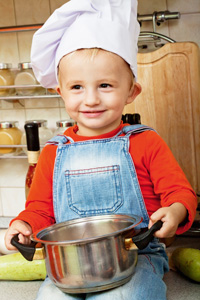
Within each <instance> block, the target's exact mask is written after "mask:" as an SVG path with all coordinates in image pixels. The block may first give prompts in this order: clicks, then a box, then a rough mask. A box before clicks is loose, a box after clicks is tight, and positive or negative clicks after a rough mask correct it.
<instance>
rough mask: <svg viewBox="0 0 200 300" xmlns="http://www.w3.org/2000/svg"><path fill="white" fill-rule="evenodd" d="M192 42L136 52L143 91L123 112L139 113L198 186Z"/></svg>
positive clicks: (199, 120) (199, 104)
mask: <svg viewBox="0 0 200 300" xmlns="http://www.w3.org/2000/svg"><path fill="white" fill-rule="evenodd" d="M199 70H200V69H199V48H198V46H197V45H196V44H195V43H191V42H184V43H173V44H166V45H165V46H163V47H162V48H160V49H158V50H156V51H154V52H150V53H145V54H142V53H139V54H138V82H139V83H140V84H141V86H142V93H141V94H140V95H139V96H138V97H137V98H136V99H135V101H134V102H133V103H132V104H130V105H127V106H126V107H125V110H124V113H133V112H134V113H139V114H140V115H141V121H142V124H145V125H149V126H151V127H153V128H154V129H156V130H157V132H158V133H159V134H160V136H161V137H162V138H163V139H164V140H165V141H166V143H167V144H168V146H169V147H170V149H171V150H172V152H173V154H174V156H175V157H176V159H177V161H178V162H179V164H180V166H181V167H182V169H183V171H184V172H185V174H186V176H187V178H188V180H189V181H190V183H191V185H192V187H193V188H194V190H195V191H196V192H197V191H199V190H200V75H199Z"/></svg>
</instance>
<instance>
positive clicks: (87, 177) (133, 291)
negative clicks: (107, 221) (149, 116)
mask: <svg viewBox="0 0 200 300" xmlns="http://www.w3.org/2000/svg"><path fill="white" fill-rule="evenodd" d="M145 130H152V129H151V128H149V127H146V126H143V125H134V126H127V127H124V128H123V132H124V133H125V136H123V137H122V136H120V134H121V133H122V132H119V133H118V134H117V135H116V136H115V137H113V138H108V139H96V140H89V141H84V142H76V143H75V142H74V141H73V140H72V139H71V138H69V137H66V136H57V137H55V138H53V139H51V140H50V141H49V143H53V144H57V145H58V149H57V155H56V161H55V166H54V177H53V205H54V213H55V218H56V222H57V223H59V222H63V221H66V220H70V219H74V218H80V217H85V216H92V215H96V214H108V213H109V214H115V213H117V214H128V215H138V216H141V217H142V218H143V222H142V223H141V224H140V225H139V226H138V228H141V227H147V225H148V223H149V217H148V213H147V210H146V207H145V204H144V200H143V196H142V194H141V190H140V186H139V183H138V179H137V174H136V171H135V166H134V163H133V161H132V158H131V156H130V154H129V137H130V135H131V134H135V133H140V132H143V131H145ZM68 140H70V144H66V142H67V141H68ZM167 270H168V262H167V256H166V254H165V251H164V248H163V245H162V244H160V243H159V242H158V241H157V240H156V239H154V241H153V242H151V243H150V244H149V246H148V247H147V248H145V249H144V250H142V251H139V255H138V263H137V266H136V269H135V273H134V275H133V276H132V278H131V280H130V281H129V282H128V283H126V284H125V285H123V286H121V287H118V288H115V289H112V290H109V291H105V292H101V293H91V294H87V295H69V294H65V293H63V292H61V291H60V290H59V289H58V288H57V287H56V286H55V285H54V284H53V283H51V281H50V279H49V278H47V279H46V280H45V282H44V283H43V284H42V286H41V288H40V291H39V294H38V297H37V300H45V299H50V297H51V298H52V297H53V296H54V297H55V299H57V300H70V299H77V300H78V299H90V300H94V299H95V300H98V299H100V297H101V299H102V297H103V298H104V300H108V299H109V300H110V299H112V300H115V299H116V300H118V299H120V298H121V299H124V300H139V299H141V300H143V299H144V300H150V299H153V300H165V299H166V286H165V284H164V282H163V281H162V277H163V275H164V273H165V272H166V271H167Z"/></svg>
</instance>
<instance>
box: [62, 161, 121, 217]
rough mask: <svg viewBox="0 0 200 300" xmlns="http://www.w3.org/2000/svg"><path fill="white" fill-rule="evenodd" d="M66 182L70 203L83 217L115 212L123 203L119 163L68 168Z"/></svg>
mask: <svg viewBox="0 0 200 300" xmlns="http://www.w3.org/2000/svg"><path fill="white" fill-rule="evenodd" d="M65 182H66V190H67V201H68V205H69V207H70V209H72V210H73V211H75V212H76V213H77V214H78V215H79V216H81V217H84V216H90V215H96V214H106V213H114V212H116V211H117V210H118V209H119V208H120V207H121V206H122V204H123V195H122V187H121V177H120V167H119V165H113V166H105V167H98V168H91V169H83V170H66V171H65Z"/></svg>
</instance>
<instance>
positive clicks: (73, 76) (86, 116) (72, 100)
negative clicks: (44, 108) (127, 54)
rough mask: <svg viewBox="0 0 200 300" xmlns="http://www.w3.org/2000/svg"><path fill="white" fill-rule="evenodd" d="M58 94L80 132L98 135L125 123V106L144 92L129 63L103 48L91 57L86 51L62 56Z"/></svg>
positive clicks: (80, 133)
mask: <svg viewBox="0 0 200 300" xmlns="http://www.w3.org/2000/svg"><path fill="white" fill-rule="evenodd" d="M59 79H60V85H59V86H58V87H57V91H58V93H59V94H60V95H61V96H62V98H63V100H64V102H65V108H66V111H67V113H68V114H69V115H70V117H71V118H72V119H74V120H75V121H76V122H77V125H78V128H79V130H78V134H79V135H83V136H95V135H100V134H104V133H107V132H110V131H112V130H114V129H115V128H117V127H118V126H119V124H120V122H121V116H122V112H123V109H124V106H125V105H126V104H128V103H131V102H132V101H133V100H134V99H135V97H136V96H137V95H138V94H139V93H140V91H141V87H140V85H139V84H138V83H133V80H132V78H131V75H130V70H129V67H128V65H127V63H126V62H125V61H124V60H123V59H122V58H121V57H119V56H118V55H116V54H113V53H109V54H108V52H106V51H103V50H100V51H99V52H98V54H97V55H96V56H95V57H94V58H93V59H91V58H88V55H86V54H84V50H80V51H76V52H75V53H73V55H72V56H71V57H70V58H68V56H67V55H66V56H65V57H63V58H62V60H61V62H60V65H59Z"/></svg>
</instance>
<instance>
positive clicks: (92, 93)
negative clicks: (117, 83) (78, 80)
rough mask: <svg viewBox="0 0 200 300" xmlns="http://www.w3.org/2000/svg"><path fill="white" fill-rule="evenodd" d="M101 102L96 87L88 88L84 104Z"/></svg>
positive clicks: (91, 104)
mask: <svg viewBox="0 0 200 300" xmlns="http://www.w3.org/2000/svg"><path fill="white" fill-rule="evenodd" d="M99 103H100V99H99V96H98V93H97V91H96V90H94V89H89V90H87V91H86V93H85V98H84V104H85V105H89V106H93V105H97V104H99Z"/></svg>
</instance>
